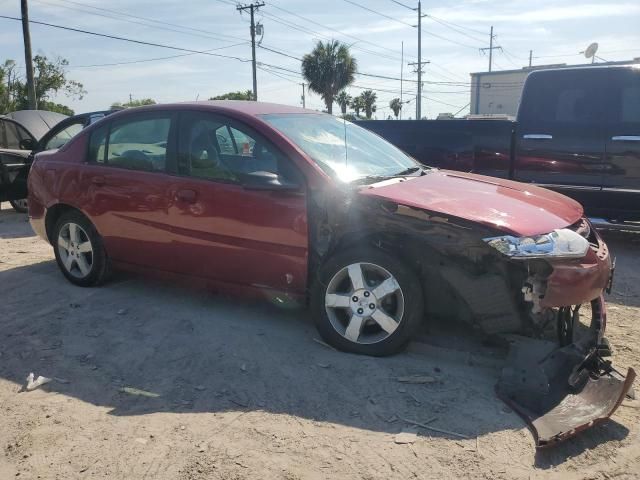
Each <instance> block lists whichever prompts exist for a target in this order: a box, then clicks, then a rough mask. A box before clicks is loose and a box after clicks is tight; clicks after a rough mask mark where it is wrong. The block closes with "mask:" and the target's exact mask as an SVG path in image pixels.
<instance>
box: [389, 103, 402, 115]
mask: <svg viewBox="0 0 640 480" xmlns="http://www.w3.org/2000/svg"><path fill="white" fill-rule="evenodd" d="M389 107H390V108H391V110H393V114H394V115H395V117H396V120H397V119H398V115H400V110H402V102H401V101H400V99H399V98H394V99H393V100H391V101H390V102H389Z"/></svg>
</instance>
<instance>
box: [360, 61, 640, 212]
mask: <svg viewBox="0 0 640 480" xmlns="http://www.w3.org/2000/svg"><path fill="white" fill-rule="evenodd" d="M639 67H640V65H637V66H635V67H634V66H612V67H597V66H596V67H580V68H562V69H554V70H540V71H535V72H532V73H531V74H529V76H528V77H527V80H526V82H525V85H524V89H523V92H522V98H521V100H520V107H519V109H518V116H517V120H516V121H515V122H512V121H508V120H424V121H412V120H406V121H405V120H401V121H395V120H382V121H380V120H376V121H364V122H359V125H361V126H363V127H365V128H368V129H370V130H372V131H374V132H376V133H377V134H379V135H381V136H382V137H384V138H386V139H387V140H389V141H390V142H391V143H393V144H395V145H396V146H398V147H400V148H401V149H403V150H405V151H406V152H407V153H409V154H410V155H412V156H413V157H414V158H416V159H417V160H419V161H420V162H422V163H424V164H426V165H431V166H435V167H441V168H447V169H452V170H462V171H468V172H475V173H481V174H484V175H491V176H496V177H502V178H510V179H513V180H517V181H521V182H530V183H535V184H537V185H541V186H544V187H547V188H550V189H552V190H556V191H558V192H561V193H563V194H565V195H567V196H570V197H573V198H575V199H576V200H578V201H579V202H580V203H582V205H583V206H584V208H585V211H586V212H587V214H588V215H589V216H591V217H599V218H600V219H606V220H607V221H609V222H623V221H640V68H639Z"/></svg>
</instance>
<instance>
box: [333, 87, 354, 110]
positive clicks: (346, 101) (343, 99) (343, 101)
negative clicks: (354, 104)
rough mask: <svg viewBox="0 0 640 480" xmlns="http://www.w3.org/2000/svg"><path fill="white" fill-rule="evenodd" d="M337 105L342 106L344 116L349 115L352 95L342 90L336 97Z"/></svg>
mask: <svg viewBox="0 0 640 480" xmlns="http://www.w3.org/2000/svg"><path fill="white" fill-rule="evenodd" d="M336 103H337V104H338V105H340V110H341V111H342V115H346V114H347V107H348V106H349V105H350V104H351V95H349V94H348V93H347V92H345V91H344V90H342V91H341V92H340V93H339V94H338V96H337V97H336Z"/></svg>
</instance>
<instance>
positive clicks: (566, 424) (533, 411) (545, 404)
mask: <svg viewBox="0 0 640 480" xmlns="http://www.w3.org/2000/svg"><path fill="white" fill-rule="evenodd" d="M603 306H604V303H603V302H602V299H599V300H595V301H594V302H592V311H593V315H592V320H591V325H590V326H589V328H588V330H587V331H586V332H583V334H582V335H581V338H579V339H577V340H576V341H575V342H573V343H570V344H568V345H565V346H561V347H560V348H558V345H557V343H555V342H550V341H546V340H535V339H531V338H526V337H519V336H510V337H509V344H510V350H509V355H508V358H507V363H506V365H507V366H506V367H505V368H504V369H503V372H502V377H501V378H500V381H499V382H498V385H497V386H496V391H497V394H498V396H499V397H500V398H501V399H502V400H503V401H504V402H505V403H507V405H509V406H510V407H511V408H513V409H514V410H515V411H516V412H517V413H518V414H519V415H520V416H521V417H522V418H523V419H524V420H525V421H526V422H527V424H528V425H529V427H530V428H531V430H532V433H533V436H534V438H535V442H536V446H537V447H539V448H544V447H549V446H552V445H554V444H556V443H558V442H561V441H563V440H566V439H568V438H570V437H572V436H574V435H576V434H577V433H579V432H581V431H582V430H585V429H587V428H590V427H593V426H595V425H597V424H599V423H602V422H603V421H605V420H607V419H608V418H609V417H610V416H611V415H613V413H614V412H615V411H616V409H617V408H618V407H619V406H620V404H621V403H622V401H623V400H624V398H625V396H626V395H627V393H628V392H629V390H630V389H631V385H632V384H633V381H634V379H635V377H636V373H635V371H634V370H633V369H632V368H630V369H629V370H628V371H627V373H626V375H622V374H621V373H620V372H618V371H617V370H615V368H613V366H612V365H611V362H610V361H608V360H605V359H604V358H603V357H606V356H609V355H610V354H611V352H610V349H609V345H608V342H607V340H606V338H604V337H603V336H602V331H603V328H604V325H605V324H606V313H605V312H604V307H603Z"/></svg>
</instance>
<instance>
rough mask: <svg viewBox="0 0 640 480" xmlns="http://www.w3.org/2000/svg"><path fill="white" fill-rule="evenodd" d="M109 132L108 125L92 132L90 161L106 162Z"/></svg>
mask: <svg viewBox="0 0 640 480" xmlns="http://www.w3.org/2000/svg"><path fill="white" fill-rule="evenodd" d="M108 132H109V126H108V125H103V126H102V127H100V128H97V129H96V130H94V131H93V132H91V138H90V139H89V159H88V160H89V162H93V163H104V161H105V156H106V153H107V148H106V145H107V133H108Z"/></svg>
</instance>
